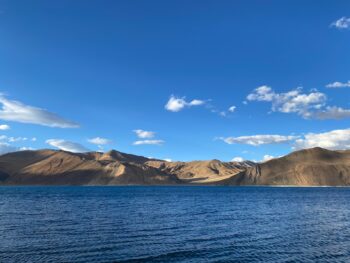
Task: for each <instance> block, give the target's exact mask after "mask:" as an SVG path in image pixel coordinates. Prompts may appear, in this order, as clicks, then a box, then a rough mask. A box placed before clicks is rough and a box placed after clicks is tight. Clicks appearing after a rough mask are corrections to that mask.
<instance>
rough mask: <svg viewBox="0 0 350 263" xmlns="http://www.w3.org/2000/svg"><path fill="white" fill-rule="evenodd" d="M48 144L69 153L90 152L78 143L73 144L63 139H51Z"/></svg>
mask: <svg viewBox="0 0 350 263" xmlns="http://www.w3.org/2000/svg"><path fill="white" fill-rule="evenodd" d="M46 143H47V144H49V145H51V146H53V147H55V148H58V149H60V150H63V151H68V152H74V153H76V152H88V151H90V150H89V149H88V148H86V147H84V146H83V145H81V144H79V143H76V142H71V141H66V140H62V139H50V140H47V141H46Z"/></svg>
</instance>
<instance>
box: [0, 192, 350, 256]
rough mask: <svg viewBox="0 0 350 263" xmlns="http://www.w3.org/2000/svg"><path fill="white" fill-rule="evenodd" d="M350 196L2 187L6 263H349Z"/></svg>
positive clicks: (0, 243)
mask: <svg viewBox="0 0 350 263" xmlns="http://www.w3.org/2000/svg"><path fill="white" fill-rule="evenodd" d="M349 201H350V188H269V187H0V262H350V202H349Z"/></svg>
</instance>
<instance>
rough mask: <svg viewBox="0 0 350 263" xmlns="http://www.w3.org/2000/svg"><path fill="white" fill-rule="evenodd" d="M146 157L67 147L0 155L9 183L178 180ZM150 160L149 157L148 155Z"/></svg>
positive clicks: (0, 175) (0, 174) (0, 170)
mask: <svg viewBox="0 0 350 263" xmlns="http://www.w3.org/2000/svg"><path fill="white" fill-rule="evenodd" d="M145 159H147V158H144V157H141V156H136V155H129V154H123V153H120V152H117V151H111V152H108V153H105V154H101V153H97V152H91V153H71V152H65V151H53V150H39V151H20V152H14V153H8V154H5V155H2V156H0V183H1V184H7V185H128V184H134V185H135V184H136V185H153V184H154V185H159V184H176V183H179V180H178V179H177V177H176V176H174V175H169V174H166V173H163V172H162V171H160V170H158V169H156V168H153V167H150V166H148V165H144V164H143V163H144V162H145ZM147 160H149V159H147Z"/></svg>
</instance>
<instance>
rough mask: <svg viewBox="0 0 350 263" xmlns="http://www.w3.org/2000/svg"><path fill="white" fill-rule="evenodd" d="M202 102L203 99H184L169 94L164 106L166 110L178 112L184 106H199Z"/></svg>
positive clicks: (203, 102)
mask: <svg viewBox="0 0 350 263" xmlns="http://www.w3.org/2000/svg"><path fill="white" fill-rule="evenodd" d="M204 104H205V101H204V100H198V99H194V100H191V101H186V100H185V97H175V96H174V95H171V96H170V98H169V100H168V102H167V103H166V104H165V106H164V107H165V109H166V110H168V111H172V112H179V111H181V110H183V109H185V108H190V107H192V106H200V105H204Z"/></svg>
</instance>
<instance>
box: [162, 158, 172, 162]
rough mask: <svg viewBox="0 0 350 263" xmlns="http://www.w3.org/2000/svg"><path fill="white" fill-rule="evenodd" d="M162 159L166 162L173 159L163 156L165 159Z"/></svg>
mask: <svg viewBox="0 0 350 263" xmlns="http://www.w3.org/2000/svg"><path fill="white" fill-rule="evenodd" d="M163 160H164V161H166V162H169V163H170V162H172V161H173V160H171V159H170V158H165V159H163Z"/></svg>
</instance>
